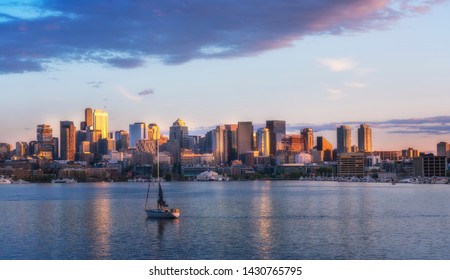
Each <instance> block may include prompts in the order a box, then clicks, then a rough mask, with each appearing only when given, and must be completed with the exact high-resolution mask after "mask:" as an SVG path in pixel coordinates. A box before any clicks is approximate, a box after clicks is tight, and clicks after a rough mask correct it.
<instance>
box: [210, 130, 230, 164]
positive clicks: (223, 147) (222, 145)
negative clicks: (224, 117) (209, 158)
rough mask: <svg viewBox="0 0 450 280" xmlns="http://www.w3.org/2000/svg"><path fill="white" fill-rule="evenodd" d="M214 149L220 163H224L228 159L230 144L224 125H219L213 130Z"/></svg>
mask: <svg viewBox="0 0 450 280" xmlns="http://www.w3.org/2000/svg"><path fill="white" fill-rule="evenodd" d="M213 135H214V137H213V139H212V150H213V153H214V156H215V159H216V161H217V162H218V163H220V164H223V163H226V162H227V160H228V151H227V148H228V145H227V142H226V141H227V138H226V129H225V126H224V125H219V126H217V127H216V129H215V130H214V131H213Z"/></svg>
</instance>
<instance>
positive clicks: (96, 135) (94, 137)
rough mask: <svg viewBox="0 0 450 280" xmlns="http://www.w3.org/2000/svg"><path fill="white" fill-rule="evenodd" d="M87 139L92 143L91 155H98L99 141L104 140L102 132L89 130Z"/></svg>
mask: <svg viewBox="0 0 450 280" xmlns="http://www.w3.org/2000/svg"><path fill="white" fill-rule="evenodd" d="M86 139H87V141H89V143H91V153H94V154H96V153H97V150H98V149H97V143H98V140H100V139H102V132H101V131H100V130H88V131H87V132H86Z"/></svg>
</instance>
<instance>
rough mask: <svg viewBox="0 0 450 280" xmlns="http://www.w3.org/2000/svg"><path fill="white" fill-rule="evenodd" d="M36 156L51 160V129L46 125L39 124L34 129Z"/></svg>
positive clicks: (52, 149) (52, 148) (52, 147)
mask: <svg viewBox="0 0 450 280" xmlns="http://www.w3.org/2000/svg"><path fill="white" fill-rule="evenodd" d="M36 138H37V141H38V154H39V155H40V156H41V157H44V158H46V159H52V158H53V151H54V150H55V148H54V146H53V129H52V128H51V127H50V125H48V124H39V125H38V126H37V129H36Z"/></svg>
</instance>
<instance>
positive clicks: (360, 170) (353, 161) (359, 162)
mask: <svg viewBox="0 0 450 280" xmlns="http://www.w3.org/2000/svg"><path fill="white" fill-rule="evenodd" d="M364 163H365V154H364V153H340V154H338V157H337V175H338V176H345V177H347V176H354V177H364V175H365V166H364Z"/></svg>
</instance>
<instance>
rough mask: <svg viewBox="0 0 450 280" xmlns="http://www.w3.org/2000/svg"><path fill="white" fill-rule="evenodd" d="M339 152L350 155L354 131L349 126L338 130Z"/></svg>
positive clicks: (342, 126) (343, 126)
mask: <svg viewBox="0 0 450 280" xmlns="http://www.w3.org/2000/svg"><path fill="white" fill-rule="evenodd" d="M336 133H337V152H338V153H349V152H350V151H351V148H352V129H351V128H350V126H348V125H341V126H340V127H338V128H337V129H336Z"/></svg>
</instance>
